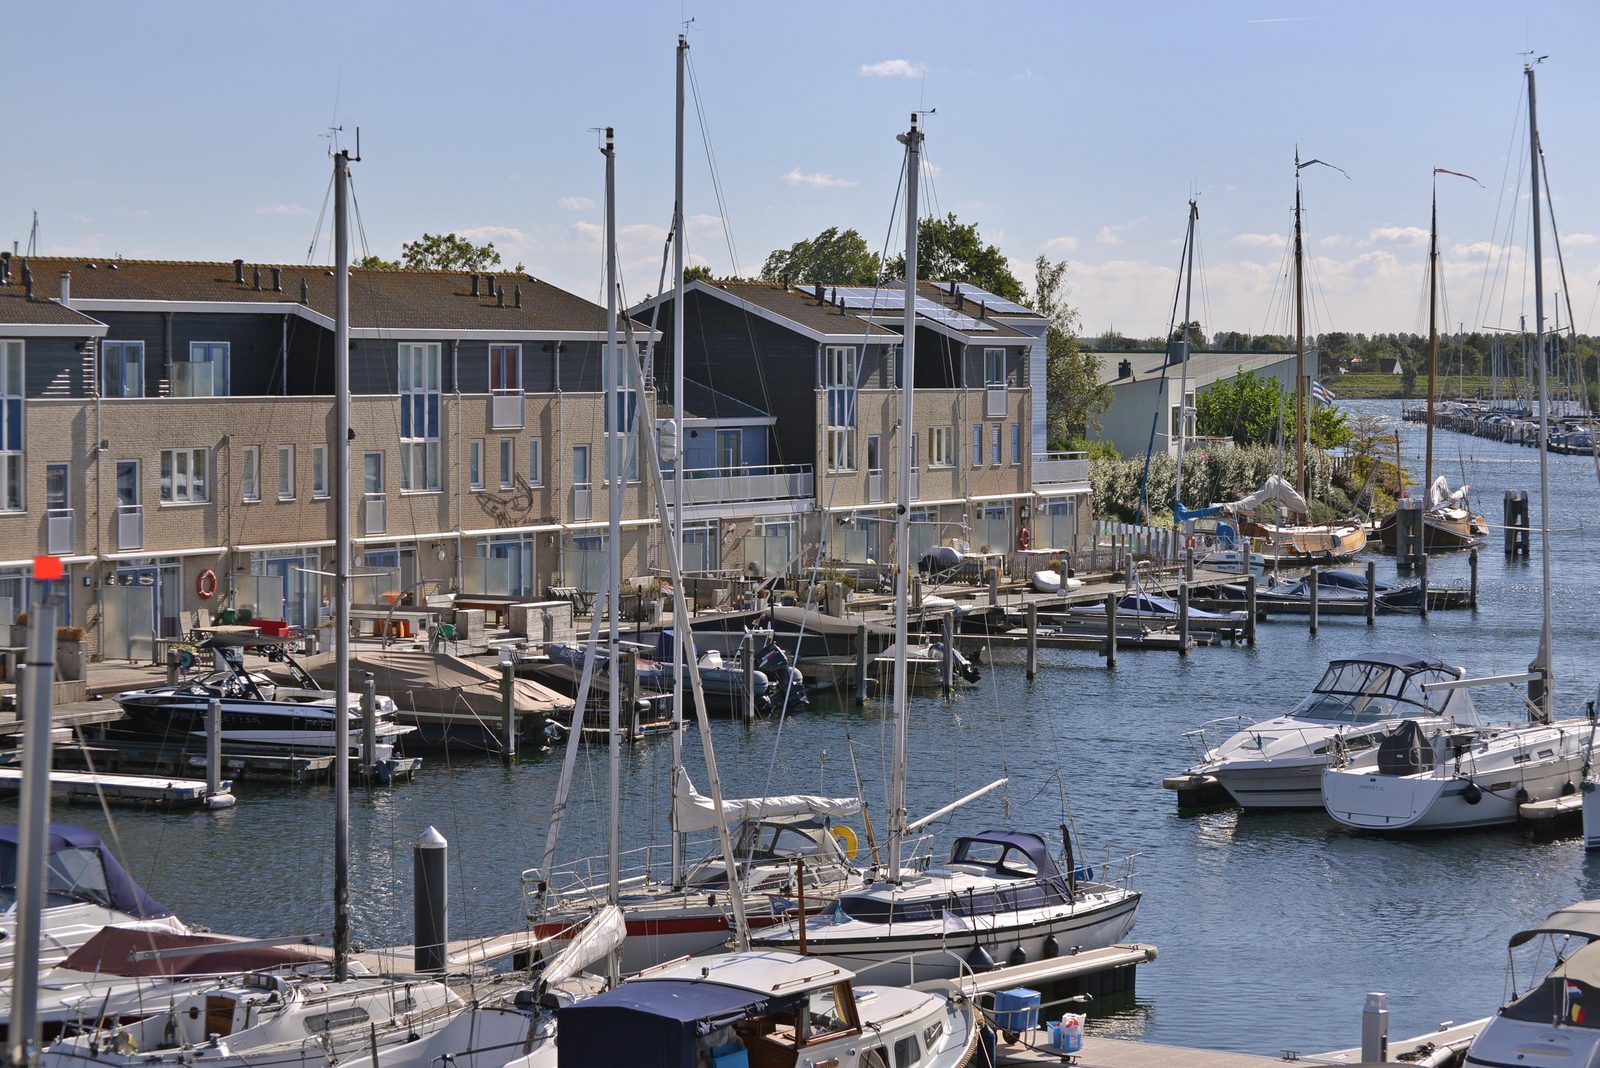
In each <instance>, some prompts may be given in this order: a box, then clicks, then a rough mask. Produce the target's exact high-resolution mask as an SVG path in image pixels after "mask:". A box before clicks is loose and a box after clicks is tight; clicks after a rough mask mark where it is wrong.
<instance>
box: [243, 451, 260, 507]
mask: <svg viewBox="0 0 1600 1068" xmlns="http://www.w3.org/2000/svg"><path fill="white" fill-rule="evenodd" d="M239 500H240V501H242V502H244V503H245V504H255V503H257V502H259V501H260V500H261V446H260V445H246V446H245V447H244V458H243V459H242V460H241V462H240V464H239Z"/></svg>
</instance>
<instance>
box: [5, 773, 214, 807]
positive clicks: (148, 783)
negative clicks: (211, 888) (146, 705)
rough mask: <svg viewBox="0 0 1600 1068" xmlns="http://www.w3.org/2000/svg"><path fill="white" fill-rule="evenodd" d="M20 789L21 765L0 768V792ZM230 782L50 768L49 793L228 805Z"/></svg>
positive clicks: (71, 799)
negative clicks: (213, 787) (214, 787)
mask: <svg viewBox="0 0 1600 1068" xmlns="http://www.w3.org/2000/svg"><path fill="white" fill-rule="evenodd" d="M21 790H22V769H21V768H0V794H5V795H8V796H9V795H12V794H17V793H20V792H21ZM232 790H233V783H232V781H231V780H228V779H223V780H222V782H221V785H220V789H218V791H217V792H216V793H212V792H211V791H210V790H209V788H208V787H207V785H206V781H205V780H204V779H179V778H167V777H164V776H150V775H116V774H107V773H102V772H89V771H59V770H52V771H51V772H50V795H51V797H52V798H53V799H55V800H56V801H62V802H66V803H68V804H89V805H99V804H102V803H104V804H109V805H131V806H134V807H138V808H163V809H180V808H231V807H233V804H234V802H235V798H234V796H233V792H232Z"/></svg>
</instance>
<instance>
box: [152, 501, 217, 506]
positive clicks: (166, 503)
mask: <svg viewBox="0 0 1600 1068" xmlns="http://www.w3.org/2000/svg"><path fill="white" fill-rule="evenodd" d="M210 503H211V502H210V501H162V502H161V507H162V508H204V507H205V506H206V505H208V504H210Z"/></svg>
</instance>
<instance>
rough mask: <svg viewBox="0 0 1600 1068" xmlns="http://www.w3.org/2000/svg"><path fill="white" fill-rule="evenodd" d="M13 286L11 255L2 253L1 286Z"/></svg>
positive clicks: (5, 252)
mask: <svg viewBox="0 0 1600 1068" xmlns="http://www.w3.org/2000/svg"><path fill="white" fill-rule="evenodd" d="M10 284H11V253H10V251H4V252H0V286H6V285H10Z"/></svg>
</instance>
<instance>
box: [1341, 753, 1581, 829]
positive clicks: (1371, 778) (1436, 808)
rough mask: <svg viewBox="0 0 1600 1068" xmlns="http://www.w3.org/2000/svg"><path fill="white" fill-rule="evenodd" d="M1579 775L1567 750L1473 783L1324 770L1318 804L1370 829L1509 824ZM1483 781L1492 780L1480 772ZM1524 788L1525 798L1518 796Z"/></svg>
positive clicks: (1577, 762) (1576, 760) (1461, 778)
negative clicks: (1509, 775)
mask: <svg viewBox="0 0 1600 1068" xmlns="http://www.w3.org/2000/svg"><path fill="white" fill-rule="evenodd" d="M1582 776H1583V754H1582V753H1581V752H1578V753H1571V754H1567V755H1564V756H1561V757H1559V758H1557V759H1555V760H1552V761H1549V762H1547V763H1545V764H1543V765H1541V766H1539V767H1536V768H1525V769H1523V770H1522V771H1521V772H1520V774H1519V775H1518V777H1517V778H1515V780H1514V781H1510V782H1506V783H1503V784H1500V783H1490V782H1487V781H1486V782H1485V783H1484V784H1482V785H1478V784H1476V783H1474V781H1473V780H1472V779H1469V778H1467V777H1466V776H1465V775H1449V776H1441V775H1379V774H1377V773H1375V772H1363V771H1359V770H1350V769H1343V768H1329V769H1328V770H1327V771H1326V772H1324V773H1323V778H1322V803H1323V807H1325V808H1326V809H1327V810H1328V815H1330V816H1332V817H1333V818H1334V819H1335V820H1337V821H1338V822H1339V823H1342V824H1344V825H1345V826H1347V827H1355V828H1359V829H1361V830H1371V831H1448V830H1464V829H1467V828H1471V827H1495V826H1504V825H1507V824H1513V823H1516V822H1517V819H1518V809H1519V807H1520V806H1521V804H1522V802H1523V801H1525V800H1526V801H1545V800H1549V799H1551V798H1555V797H1560V796H1562V795H1563V794H1564V793H1566V792H1567V790H1568V786H1569V784H1572V783H1576V782H1578V781H1579V780H1581V778H1582ZM1480 778H1483V779H1485V780H1488V779H1492V778H1495V776H1494V775H1491V774H1484V775H1480ZM1519 791H1524V792H1525V793H1526V797H1519Z"/></svg>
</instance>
